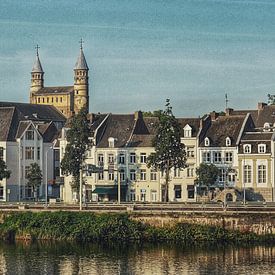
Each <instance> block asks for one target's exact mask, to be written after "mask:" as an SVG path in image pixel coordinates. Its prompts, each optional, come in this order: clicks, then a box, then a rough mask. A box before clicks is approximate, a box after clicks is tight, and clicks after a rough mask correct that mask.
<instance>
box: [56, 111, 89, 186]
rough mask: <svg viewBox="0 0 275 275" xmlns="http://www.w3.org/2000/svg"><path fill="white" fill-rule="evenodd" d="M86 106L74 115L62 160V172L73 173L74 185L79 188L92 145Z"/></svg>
mask: <svg viewBox="0 0 275 275" xmlns="http://www.w3.org/2000/svg"><path fill="white" fill-rule="evenodd" d="M87 115H88V113H87V110H86V108H82V109H81V110H80V112H79V113H78V114H76V115H74V116H73V117H72V119H71V121H70V129H69V130H68V131H67V134H66V138H67V146H66V149H65V154H64V157H63V159H62V161H61V169H62V172H63V173H65V174H66V175H69V174H70V175H72V180H73V182H72V187H73V188H76V189H77V190H79V177H80V169H81V168H83V167H82V166H83V163H84V161H85V159H86V151H87V150H89V149H90V147H91V146H92V142H91V141H90V139H89V137H90V135H91V132H90V122H89V120H88V117H87Z"/></svg>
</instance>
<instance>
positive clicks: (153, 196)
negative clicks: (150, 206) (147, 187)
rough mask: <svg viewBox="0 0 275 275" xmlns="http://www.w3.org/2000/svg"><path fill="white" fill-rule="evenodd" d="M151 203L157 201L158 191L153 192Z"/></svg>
mask: <svg viewBox="0 0 275 275" xmlns="http://www.w3.org/2000/svg"><path fill="white" fill-rule="evenodd" d="M151 201H152V202H154V201H157V191H156V190H151Z"/></svg>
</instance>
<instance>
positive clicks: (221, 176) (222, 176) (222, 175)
mask: <svg viewBox="0 0 275 275" xmlns="http://www.w3.org/2000/svg"><path fill="white" fill-rule="evenodd" d="M225 179H226V172H225V169H220V173H219V177H218V180H219V182H225Z"/></svg>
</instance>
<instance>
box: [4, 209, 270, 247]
mask: <svg viewBox="0 0 275 275" xmlns="http://www.w3.org/2000/svg"><path fill="white" fill-rule="evenodd" d="M0 238H1V239H5V240H14V239H31V240H76V241H88V242H91V241H101V240H104V241H148V242H175V243H240V242H241V243H242V244H248V243H254V242H265V241H268V242H269V243H270V242H273V243H275V235H264V236H259V235H256V234H254V233H240V232H238V231H228V230H225V229H223V228H221V227H211V226H206V225H195V224H184V223H179V224H177V225H175V226H173V227H163V228H157V227H153V226H149V225H145V224H143V223H141V222H136V221H132V220H130V219H129V217H128V216H127V214H92V213H78V212H41V213H32V212H25V213H14V214H10V215H8V216H7V217H5V219H4V222H3V223H2V224H0Z"/></svg>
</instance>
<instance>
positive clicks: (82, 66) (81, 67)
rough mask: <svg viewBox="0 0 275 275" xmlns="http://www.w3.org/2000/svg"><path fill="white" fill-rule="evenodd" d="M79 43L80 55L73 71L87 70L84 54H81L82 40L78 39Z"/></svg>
mask: <svg viewBox="0 0 275 275" xmlns="http://www.w3.org/2000/svg"><path fill="white" fill-rule="evenodd" d="M79 43H80V54H79V56H78V58H77V60H76V63H75V67H74V69H75V70H89V67H88V65H87V62H86V58H85V56H84V53H83V43H84V41H83V40H82V38H81V39H80V41H79Z"/></svg>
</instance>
